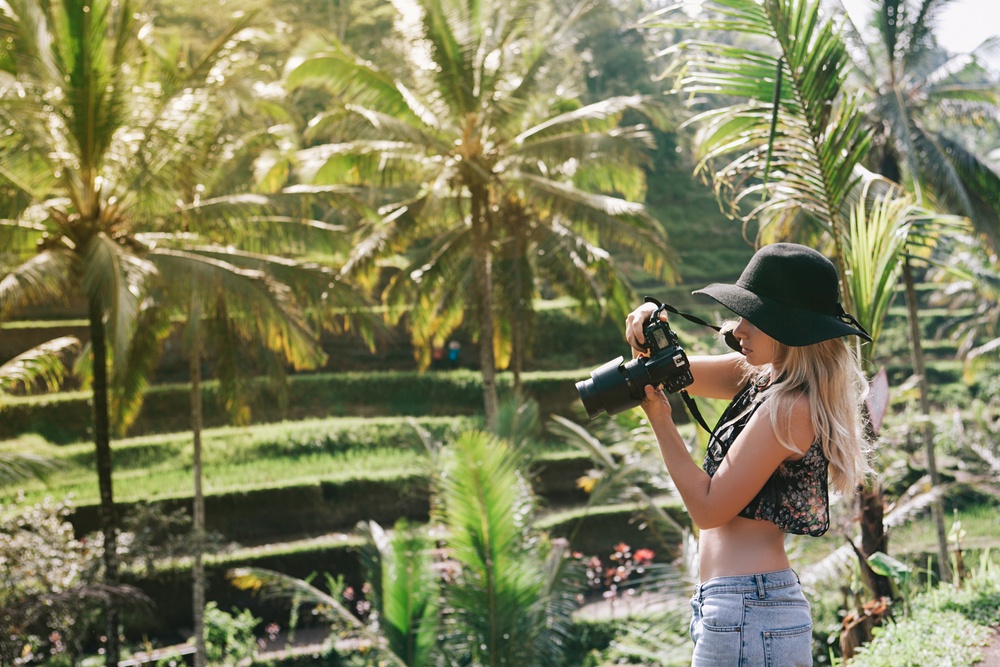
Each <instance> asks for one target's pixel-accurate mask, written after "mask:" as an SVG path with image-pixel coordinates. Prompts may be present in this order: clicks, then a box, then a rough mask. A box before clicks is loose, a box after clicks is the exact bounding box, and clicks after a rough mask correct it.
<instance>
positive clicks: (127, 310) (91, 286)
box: [82, 233, 156, 359]
mask: <svg viewBox="0 0 1000 667" xmlns="http://www.w3.org/2000/svg"><path fill="white" fill-rule="evenodd" d="M82 253H83V291H84V294H85V295H86V297H87V299H88V300H89V301H90V302H91V303H96V304H98V307H99V308H100V311H101V312H102V313H106V314H107V323H106V326H107V328H108V333H109V340H110V342H111V345H112V348H113V354H114V357H115V358H116V359H126V358H128V349H129V345H130V344H131V340H132V333H133V331H134V327H135V323H136V321H137V317H138V314H139V305H140V298H141V297H140V295H142V294H143V293H145V291H146V289H148V281H149V279H150V278H151V277H152V276H153V275H154V274H155V273H156V268H155V267H154V266H153V265H152V264H150V263H149V262H148V261H146V260H144V259H140V258H138V257H136V256H135V255H132V254H131V253H129V252H128V250H127V249H126V248H125V246H123V245H122V244H120V243H117V242H115V241H113V240H112V239H111V238H109V237H108V236H107V235H105V234H104V233H99V234H97V235H95V236H94V237H93V238H92V239H91V240H90V242H89V243H88V244H87V246H86V247H85V248H83V249H82Z"/></svg>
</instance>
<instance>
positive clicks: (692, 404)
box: [643, 296, 740, 435]
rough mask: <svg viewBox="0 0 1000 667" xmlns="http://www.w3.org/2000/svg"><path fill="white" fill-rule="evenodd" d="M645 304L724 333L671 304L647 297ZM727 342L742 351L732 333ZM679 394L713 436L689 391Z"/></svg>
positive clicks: (695, 417)
mask: <svg viewBox="0 0 1000 667" xmlns="http://www.w3.org/2000/svg"><path fill="white" fill-rule="evenodd" d="M643 303H652V304H654V305H655V306H656V307H657V308H658V309H660V310H665V311H667V312H668V313H673V314H674V315H679V316H680V317H683V318H684V319H685V320H687V321H688V322H691V323H693V324H700V325H702V326H705V327H708V328H709V329H712V330H714V331H716V332H718V333H721V332H722V328H721V327H719V326H716V325H714V324H712V323H711V322H706V321H705V320H703V319H701V318H700V317H698V316H696V315H691V314H689V313H682V312H681V311H679V310H677V309H676V308H674V307H673V306H671V305H670V304H669V303H661V302H660V300H659V299H657V298H656V297H652V296H647V297H645V298H644V299H643ZM655 316H656V315H655V314H654V317H655ZM725 340H726V345H728V346H729V348H730V349H732V350H735V351H736V352H739V351H740V344H739V342H738V341H737V340H736V337H735V336H733V333H732V332H731V331H727V332H726V333H725ZM679 393H680V395H681V400H683V401H684V405H686V406H687V409H688V412H690V413H691V416H692V417H693V418H694V420H695V421H696V422H698V425H699V426H701V427H702V428H703V429H705V431H706V432H707V433H708V434H709V435H711V433H712V429H710V428H709V427H708V424H707V423H705V418H704V417H703V416H702V414H701V410H699V409H698V404H697V403H696V402H695V400H694V399H693V398H691V395H690V394H689V393H687V391H686V390H684V389H682V390H681V391H680V392H679Z"/></svg>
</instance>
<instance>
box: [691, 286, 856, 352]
mask: <svg viewBox="0 0 1000 667" xmlns="http://www.w3.org/2000/svg"><path fill="white" fill-rule="evenodd" d="M692 294H704V295H706V296H709V297H711V298H713V299H715V300H716V301H717V302H719V303H720V304H722V305H723V306H725V307H726V308H728V309H729V310H731V311H733V312H734V313H736V314H737V315H739V316H740V317H743V318H745V319H747V320H748V321H749V322H750V323H751V324H753V325H754V326H755V327H757V328H758V329H760V330H761V331H763V332H764V333H766V334H767V335H768V336H770V337H771V338H773V339H775V340H776V341H778V342H779V343H784V344H785V345H790V346H792V347H802V346H804V345H812V344H814V343H821V342H823V341H825V340H830V339H831V338H839V337H841V336H851V335H856V336H862V337H863V338H868V334H867V333H865V332H863V331H861V330H859V329H857V328H855V327H853V326H851V325H850V324H848V323H847V322H844V321H843V320H841V319H840V318H838V317H836V316H834V315H827V314H825V313H817V312H816V311H813V310H806V309H805V308H799V307H797V306H790V305H788V304H784V303H781V302H780V301H775V300H774V299H769V298H767V297H761V296H758V295H756V294H754V293H753V292H751V291H749V290H746V289H744V288H742V287H740V286H739V285H727V284H724V283H712V284H711V285H708V286H707V287H704V288H702V289H699V290H695V291H694V292H692Z"/></svg>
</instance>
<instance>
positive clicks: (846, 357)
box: [747, 338, 872, 494]
mask: <svg viewBox="0 0 1000 667" xmlns="http://www.w3.org/2000/svg"><path fill="white" fill-rule="evenodd" d="M774 345H775V349H774V362H773V364H772V365H770V366H762V367H759V368H754V367H752V366H749V365H748V367H747V371H748V376H749V377H751V378H753V379H754V380H756V381H758V382H763V381H766V380H768V379H771V372H772V366H777V367H778V368H779V369H780V372H779V373H778V374H777V376H778V377H777V378H774V381H773V382H771V384H770V385H769V386H768V387H767V388H766V389H765V390H764V391H763V392H762V395H761V397H760V398H761V400H763V399H765V398H766V399H768V403H769V407H770V409H769V410H768V412H769V413H770V417H771V427H772V428H773V429H774V433H775V435H777V437H778V441H779V442H780V443H781V444H782V445H784V446H785V447H787V448H789V449H791V450H792V451H796V452H797V451H799V450H798V449H797V448H796V447H795V446H794V445H792V438H791V436H792V433H791V415H792V409H791V408H792V404H793V403H794V402H795V401H796V400H798V398H799V397H800V396H802V395H805V396H806V398H807V399H808V401H809V417H810V420H811V422H812V427H813V431H814V432H815V433H816V437H817V439H818V440H819V442H820V446H821V447H822V449H823V455H824V456H825V457H826V459H827V461H829V462H830V468H829V470H830V485H831V486H832V487H833V488H834V489H835V490H836V491H838V492H840V493H843V494H850V493H853V492H854V491H855V490H856V488H857V487H858V485H859V484H862V483H863V482H864V480H865V477H866V476H867V475H868V474H870V473H871V472H872V468H871V464H870V463H869V446H868V443H867V441H866V439H865V436H864V426H863V423H862V404H863V402H864V399H865V397H866V396H867V394H868V382H867V380H866V379H865V375H864V373H863V372H862V370H861V363H860V361H859V359H858V355H857V354H856V353H855V351H854V349H852V348H851V346H850V345H849V344H848V343H847V342H846V341H845V340H843V339H842V338H833V339H830V340H826V341H823V342H820V343H815V344H813V345H805V346H802V347H792V346H790V345H785V344H783V343H780V342H778V341H774Z"/></svg>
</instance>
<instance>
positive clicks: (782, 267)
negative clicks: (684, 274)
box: [693, 243, 871, 347]
mask: <svg viewBox="0 0 1000 667" xmlns="http://www.w3.org/2000/svg"><path fill="white" fill-rule="evenodd" d="M693 294H707V295H708V296H710V297H712V298H713V299H715V300H716V301H718V302H719V303H721V304H722V305H723V306H725V307H726V308H728V309H729V310H731V311H733V312H734V313H736V314H737V315H739V316H740V317H743V318H745V319H747V320H748V321H749V322H750V323H751V324H753V325H754V326H755V327H757V328H758V329H760V330H761V331H763V332H764V333H766V334H767V335H768V336H770V337H771V338H773V339H775V340H776V341H778V342H779V343H784V344H785V345H790V346H792V347H801V346H803V345H812V344H813V343H820V342H822V341H824V340H829V339H831V338H838V337H840V336H850V335H855V336H861V337H862V338H863V339H865V340H866V341H869V342H871V336H869V335H868V332H867V331H865V329H864V327H862V326H861V325H860V324H859V323H858V321H857V320H856V319H854V317H852V316H851V315H848V314H847V313H845V312H844V308H843V306H841V305H840V299H839V294H840V281H839V279H838V277H837V268H836V267H835V266H834V265H833V262H831V261H830V260H829V259H827V258H826V257H824V256H823V255H822V254H820V253H819V252H817V251H815V250H813V249H812V248H807V247H806V246H804V245H799V244H797V243H773V244H771V245H767V246H764V247H763V248H761V249H760V250H758V251H757V253H756V254H754V256H753V257H752V258H751V259H750V262H749V263H748V264H747V266H746V268H745V269H744V270H743V274H742V275H741V276H740V279H739V280H737V281H736V284H735V285H728V284H725V283H713V284H711V285H709V286H707V287H705V288H703V289H700V290H695V291H694V292H693Z"/></svg>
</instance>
